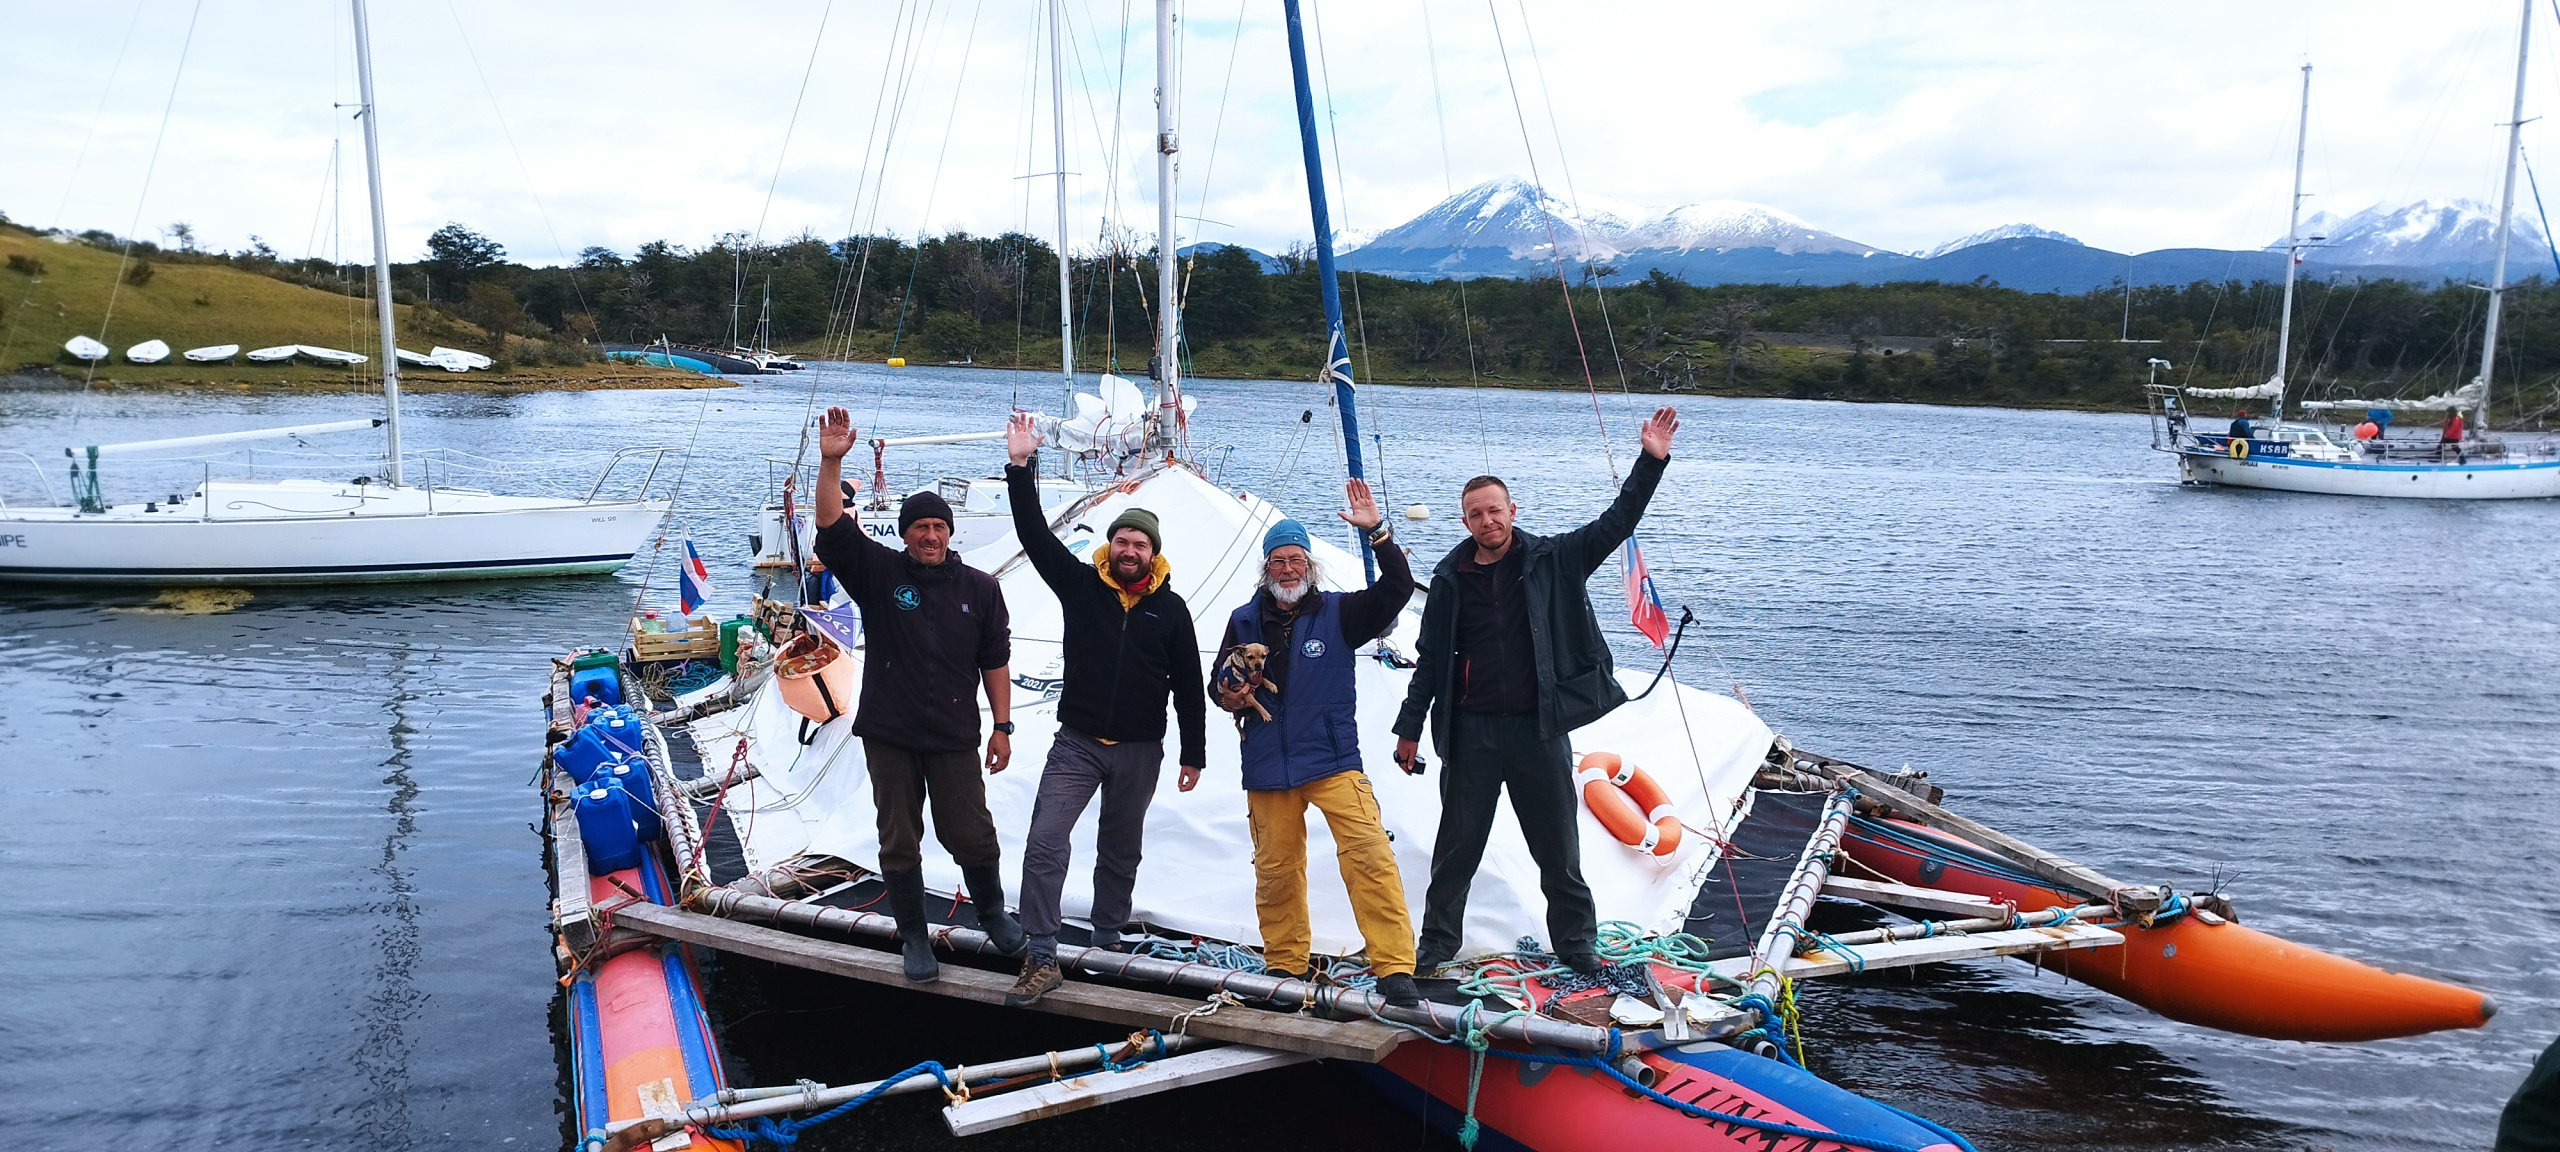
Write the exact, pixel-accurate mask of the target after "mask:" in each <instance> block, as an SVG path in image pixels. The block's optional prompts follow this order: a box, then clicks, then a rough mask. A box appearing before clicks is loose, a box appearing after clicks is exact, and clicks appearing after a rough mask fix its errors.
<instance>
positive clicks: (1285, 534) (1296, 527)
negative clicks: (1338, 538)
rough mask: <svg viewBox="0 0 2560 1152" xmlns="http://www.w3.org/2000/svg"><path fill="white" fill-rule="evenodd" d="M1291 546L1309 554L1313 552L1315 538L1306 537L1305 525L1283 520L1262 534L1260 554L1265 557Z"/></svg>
mask: <svg viewBox="0 0 2560 1152" xmlns="http://www.w3.org/2000/svg"><path fill="white" fill-rule="evenodd" d="M1291 544H1295V545H1297V546H1298V547H1299V548H1302V549H1304V550H1306V551H1309V552H1313V551H1315V538H1314V537H1311V536H1309V535H1307V526H1306V525H1304V524H1300V523H1298V522H1297V521H1295V520H1283V521H1281V522H1279V523H1277V524H1274V525H1272V526H1271V530H1270V531H1268V532H1265V533H1263V534H1262V554H1263V555H1265V556H1268V555H1270V554H1272V553H1274V552H1277V551H1279V550H1280V549H1282V548H1284V547H1286V546H1288V545H1291Z"/></svg>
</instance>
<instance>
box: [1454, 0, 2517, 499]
mask: <svg viewBox="0 0 2560 1152" xmlns="http://www.w3.org/2000/svg"><path fill="white" fill-rule="evenodd" d="M2553 2H2554V3H2560V0H2553ZM1421 7H1422V51H1423V58H1424V59H1425V60H1426V61H1427V62H1428V63H1429V65H1430V71H1431V114H1432V117H1433V119H1434V120H1436V121H1437V122H1438V124H1439V126H1440V192H1441V195H1442V196H1444V197H1449V196H1456V195H1457V194H1458V181H1457V176H1456V174H1455V173H1454V172H1453V171H1452V170H1451V167H1450V164H1449V109H1448V106H1447V105H1446V104H1445V103H1444V102H1443V101H1442V100H1441V97H1440V49H1439V45H1438V42H1437V40H1436V39H1435V37H1434V35H1433V33H1432V30H1431V3H1430V0H1422V5H1421ZM1451 279H1453V280H1455V281H1457V284H1458V324H1459V326H1460V329H1461V331H1462V332H1463V334H1464V335H1465V336H1466V341H1467V380H1468V382H1469V384H1470V385H1471V388H1470V390H1471V391H1472V392H1473V393H1474V395H1475V406H1476V447H1477V449H1478V450H1479V451H1480V452H1482V453H1483V455H1484V470H1485V471H1486V472H1487V473H1490V472H1492V471H1493V440H1492V438H1491V435H1490V434H1489V433H1488V432H1487V431H1486V428H1485V419H1484V373H1483V371H1482V370H1481V369H1479V368H1478V367H1477V366H1476V322H1475V315H1474V313H1473V311H1472V310H1471V309H1469V308H1468V306H1467V278H1466V277H1465V276H1464V275H1458V276H1453V277H1451Z"/></svg>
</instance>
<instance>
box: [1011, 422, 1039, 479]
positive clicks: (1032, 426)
mask: <svg viewBox="0 0 2560 1152" xmlns="http://www.w3.org/2000/svg"><path fill="white" fill-rule="evenodd" d="M1039 450H1040V424H1039V422H1038V421H1036V420H1033V419H1032V418H1031V414H1030V413H1028V412H1016V413H1014V414H1013V419H1011V420H1008V421H1005V425H1004V456H1005V459H1007V460H1010V461H1012V462H1013V463H1014V464H1015V465H1017V466H1019V465H1023V464H1028V463H1030V462H1031V454H1032V453H1034V452H1037V451H1039Z"/></svg>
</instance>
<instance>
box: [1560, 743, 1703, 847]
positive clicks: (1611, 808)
mask: <svg viewBox="0 0 2560 1152" xmlns="http://www.w3.org/2000/svg"><path fill="white" fill-rule="evenodd" d="M1573 778H1574V781H1575V783H1577V784H1579V785H1580V786H1581V788H1582V803H1583V805H1584V806H1585V807H1588V808H1590V809H1591V815H1592V816H1593V818H1595V819H1597V820H1599V821H1600V826H1601V827H1603V828H1606V829H1608V830H1609V834H1610V835H1612V836H1615V837H1617V838H1618V843H1621V844H1624V845H1626V846H1627V847H1629V848H1633V849H1635V850H1636V851H1638V852H1642V853H1644V854H1646V855H1648V856H1669V855H1671V854H1672V853H1675V852H1678V851H1679V850H1680V814H1679V813H1677V812H1674V811H1672V810H1671V797H1670V796H1669V795H1667V794H1665V793H1664V792H1663V791H1662V786H1661V785H1659V784H1656V783H1654V782H1653V777H1651V776H1648V775H1645V771H1644V769H1642V768H1638V767H1636V766H1635V765H1633V764H1629V763H1626V762H1625V761H1624V760H1622V759H1620V758H1619V756H1618V754H1617V753H1615V752H1592V753H1588V754H1586V755H1584V756H1583V758H1582V763H1581V764H1580V766H1578V767H1576V768H1575V769H1574V773H1573Z"/></svg>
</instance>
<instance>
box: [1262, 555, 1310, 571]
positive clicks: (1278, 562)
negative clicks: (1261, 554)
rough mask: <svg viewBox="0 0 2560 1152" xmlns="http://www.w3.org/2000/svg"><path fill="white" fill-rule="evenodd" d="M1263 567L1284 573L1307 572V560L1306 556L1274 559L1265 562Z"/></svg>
mask: <svg viewBox="0 0 2560 1152" xmlns="http://www.w3.org/2000/svg"><path fill="white" fill-rule="evenodd" d="M1262 566H1263V567H1265V568H1272V569H1278V570H1283V571H1290V572H1304V571H1306V570H1307V558H1306V557H1304V556H1298V557H1275V558H1273V559H1269V560H1265V561H1263V562H1262Z"/></svg>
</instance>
